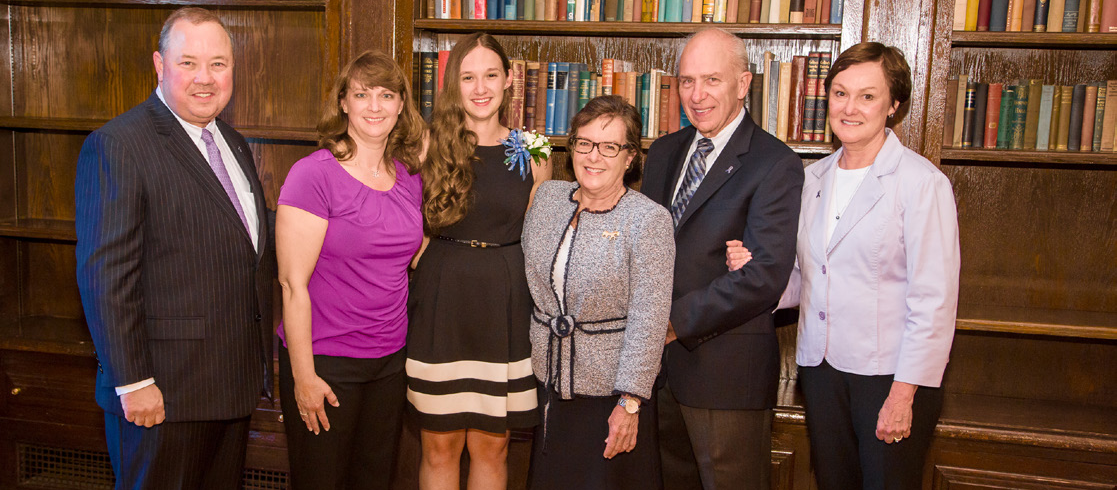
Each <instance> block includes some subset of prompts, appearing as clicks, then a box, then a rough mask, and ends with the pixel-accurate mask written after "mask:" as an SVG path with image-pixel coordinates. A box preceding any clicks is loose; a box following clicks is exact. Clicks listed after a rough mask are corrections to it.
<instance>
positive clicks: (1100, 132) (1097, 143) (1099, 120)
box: [1092, 82, 1109, 151]
mask: <svg viewBox="0 0 1117 490" xmlns="http://www.w3.org/2000/svg"><path fill="white" fill-rule="evenodd" d="M1097 85H1098V102H1097V105H1096V107H1095V108H1094V142H1093V145H1092V149H1093V150H1094V151H1101V141H1102V137H1103V136H1104V135H1105V106H1106V101H1107V100H1108V99H1109V96H1108V94H1106V90H1105V82H1098V84H1097Z"/></svg>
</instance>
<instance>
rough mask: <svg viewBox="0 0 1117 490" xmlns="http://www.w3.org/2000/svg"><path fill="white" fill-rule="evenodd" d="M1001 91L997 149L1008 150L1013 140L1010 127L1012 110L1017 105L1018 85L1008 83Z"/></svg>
mask: <svg viewBox="0 0 1117 490" xmlns="http://www.w3.org/2000/svg"><path fill="white" fill-rule="evenodd" d="M1001 93H1002V95H1001V109H1000V110H1001V117H1000V121H1001V123H1000V125H998V126H997V149H999V150H1007V149H1008V147H1009V145H1010V144H1011V142H1012V133H1010V132H1009V129H1011V128H1012V111H1013V109H1014V108H1015V107H1016V87H1015V86H1014V85H1007V84H1006V85H1005V88H1004V89H1003V90H1002V91H1001Z"/></svg>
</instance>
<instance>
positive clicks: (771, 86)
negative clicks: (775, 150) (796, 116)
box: [766, 59, 780, 136]
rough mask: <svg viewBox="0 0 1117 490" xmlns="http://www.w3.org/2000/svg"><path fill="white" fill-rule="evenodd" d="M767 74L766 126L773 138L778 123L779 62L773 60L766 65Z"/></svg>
mask: <svg viewBox="0 0 1117 490" xmlns="http://www.w3.org/2000/svg"><path fill="white" fill-rule="evenodd" d="M768 74H769V75H770V76H771V80H770V81H769V83H768V102H767V109H766V110H767V114H768V126H767V130H768V132H769V133H770V134H772V135H773V136H775V134H776V123H777V122H779V112H780V111H779V102H780V62H779V61H778V60H775V59H773V60H772V61H771V62H770V63H769V64H768Z"/></svg>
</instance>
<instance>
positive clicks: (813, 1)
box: [803, 0, 818, 24]
mask: <svg viewBox="0 0 1117 490" xmlns="http://www.w3.org/2000/svg"><path fill="white" fill-rule="evenodd" d="M816 22H818V0H806V1H805V2H804V3H803V23H804V24H814V23H816Z"/></svg>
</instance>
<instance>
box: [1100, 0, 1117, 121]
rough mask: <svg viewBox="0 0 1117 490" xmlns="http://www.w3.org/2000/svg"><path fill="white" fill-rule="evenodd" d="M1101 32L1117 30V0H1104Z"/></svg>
mask: <svg viewBox="0 0 1117 490" xmlns="http://www.w3.org/2000/svg"><path fill="white" fill-rule="evenodd" d="M1101 32H1117V0H1106V1H1104V2H1102V4H1101ZM1108 103H1109V102H1106V104H1108Z"/></svg>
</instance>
